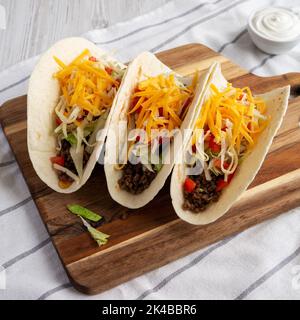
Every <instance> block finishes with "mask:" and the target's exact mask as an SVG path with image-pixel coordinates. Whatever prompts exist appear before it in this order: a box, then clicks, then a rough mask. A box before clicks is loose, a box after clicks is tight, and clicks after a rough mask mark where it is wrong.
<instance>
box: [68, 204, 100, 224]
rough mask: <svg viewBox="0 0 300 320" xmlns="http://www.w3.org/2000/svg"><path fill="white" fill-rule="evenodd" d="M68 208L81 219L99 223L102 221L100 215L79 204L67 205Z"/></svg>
mask: <svg viewBox="0 0 300 320" xmlns="http://www.w3.org/2000/svg"><path fill="white" fill-rule="evenodd" d="M67 208H68V209H69V211H70V212H72V213H73V214H76V215H78V216H80V217H83V218H86V219H88V220H90V221H94V222H98V221H99V220H101V219H102V217H101V216H100V215H99V214H97V213H95V212H93V211H91V210H89V209H87V208H85V207H82V206H80V205H78V204H69V205H67Z"/></svg>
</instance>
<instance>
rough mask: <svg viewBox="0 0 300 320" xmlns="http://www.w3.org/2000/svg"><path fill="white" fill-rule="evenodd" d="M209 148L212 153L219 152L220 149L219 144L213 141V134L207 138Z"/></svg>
mask: <svg viewBox="0 0 300 320" xmlns="http://www.w3.org/2000/svg"><path fill="white" fill-rule="evenodd" d="M208 146H209V148H210V149H211V151H212V152H214V153H219V152H220V151H221V146H220V145H219V144H218V143H216V142H215V138H214V136H211V137H210V139H209V145H208Z"/></svg>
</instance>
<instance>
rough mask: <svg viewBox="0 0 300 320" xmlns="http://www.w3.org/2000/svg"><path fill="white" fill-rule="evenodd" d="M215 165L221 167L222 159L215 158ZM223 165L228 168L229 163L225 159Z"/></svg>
mask: <svg viewBox="0 0 300 320" xmlns="http://www.w3.org/2000/svg"><path fill="white" fill-rule="evenodd" d="M214 165H215V166H216V167H217V168H219V169H221V159H215V160H214ZM223 167H224V169H228V167H229V164H228V163H227V162H226V161H224V163H223Z"/></svg>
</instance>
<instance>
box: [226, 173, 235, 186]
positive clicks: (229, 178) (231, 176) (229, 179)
mask: <svg viewBox="0 0 300 320" xmlns="http://www.w3.org/2000/svg"><path fill="white" fill-rule="evenodd" d="M234 174H235V172H234V173H232V174H230V175H229V176H228V178H227V181H228V183H230V182H231V180H232V178H233V177H234Z"/></svg>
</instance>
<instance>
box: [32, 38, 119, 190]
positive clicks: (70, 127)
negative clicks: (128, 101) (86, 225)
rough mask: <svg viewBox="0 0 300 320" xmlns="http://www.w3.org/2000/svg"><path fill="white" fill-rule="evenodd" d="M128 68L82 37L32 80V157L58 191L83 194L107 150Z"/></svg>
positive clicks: (54, 53) (53, 54)
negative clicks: (113, 118) (101, 153)
mask: <svg viewBox="0 0 300 320" xmlns="http://www.w3.org/2000/svg"><path fill="white" fill-rule="evenodd" d="M124 72H125V66H124V65H123V64H121V63H119V62H118V61H117V60H115V59H113V58H111V57H109V56H108V55H107V54H106V53H105V52H104V51H102V50H101V49H99V48H98V47H96V46H95V45H94V44H93V43H91V42H89V41H87V40H85V39H83V38H68V39H64V40H62V41H59V42H58V43H56V44H55V45H54V46H53V47H51V48H50V49H49V50H48V51H47V52H46V53H45V54H44V55H43V56H42V57H41V59H40V61H39V63H38V64H37V66H36V67H35V69H34V71H33V73H32V75H31V77H30V81H29V89H28V100H27V106H28V108H27V119H28V129H27V142H28V152H29V156H30V159H31V162H32V164H33V167H34V169H35V171H36V173H37V174H38V176H39V177H40V178H41V180H43V181H44V182H45V183H46V184H47V185H48V186H49V187H50V188H52V189H53V190H55V191H57V192H62V193H70V192H74V191H76V190H78V189H79V188H80V187H81V186H82V185H83V184H84V183H85V182H86V181H87V179H88V178H89V176H90V174H91V172H92V170H93V168H94V166H95V164H96V161H97V160H98V158H99V155H100V152H101V150H102V147H103V145H104V140H105V137H106V134H107V129H108V125H109V122H110V118H111V114H112V113H113V112H114V109H115V103H114V101H115V96H116V94H117V91H118V90H119V88H120V86H121V81H122V77H123V74H124Z"/></svg>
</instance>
